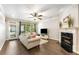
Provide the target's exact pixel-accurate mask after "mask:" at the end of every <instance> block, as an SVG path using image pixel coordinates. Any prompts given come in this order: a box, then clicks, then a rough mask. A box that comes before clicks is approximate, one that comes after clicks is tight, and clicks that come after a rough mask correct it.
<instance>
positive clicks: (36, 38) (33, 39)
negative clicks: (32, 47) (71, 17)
mask: <svg viewBox="0 0 79 59" xmlns="http://www.w3.org/2000/svg"><path fill="white" fill-rule="evenodd" d="M36 40H40V36H36V37H35V38H31V39H28V41H29V42H33V41H36Z"/></svg>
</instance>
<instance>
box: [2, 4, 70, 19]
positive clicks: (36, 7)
mask: <svg viewBox="0 0 79 59" xmlns="http://www.w3.org/2000/svg"><path fill="white" fill-rule="evenodd" d="M2 6H3V9H4V11H5V12H4V13H5V16H7V17H12V18H19V19H30V20H33V19H31V18H29V16H30V13H32V12H38V13H39V14H42V15H43V19H46V18H51V17H54V16H57V15H58V13H59V10H60V9H61V8H63V7H66V6H69V5H66V4H3V5H2Z"/></svg>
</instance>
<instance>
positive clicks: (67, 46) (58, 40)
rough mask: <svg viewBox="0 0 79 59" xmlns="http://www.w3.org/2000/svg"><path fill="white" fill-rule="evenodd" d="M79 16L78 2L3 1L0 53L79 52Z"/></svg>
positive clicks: (58, 53)
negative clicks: (34, 2) (23, 2)
mask: <svg viewBox="0 0 79 59" xmlns="http://www.w3.org/2000/svg"><path fill="white" fill-rule="evenodd" d="M78 16H79V5H78V4H63V5H62V4H18V5H17V4H9V5H8V4H2V5H0V19H1V20H0V27H1V29H0V54H1V55H76V54H79V38H78V35H79V29H78V28H79V20H78V18H79V17H78ZM65 39H66V40H65ZM68 39H71V40H68ZM51 48H52V49H51Z"/></svg>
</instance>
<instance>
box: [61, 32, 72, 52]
mask: <svg viewBox="0 0 79 59" xmlns="http://www.w3.org/2000/svg"><path fill="white" fill-rule="evenodd" d="M61 47H63V48H64V49H65V50H66V51H68V52H72V50H73V34H72V33H66V32H61Z"/></svg>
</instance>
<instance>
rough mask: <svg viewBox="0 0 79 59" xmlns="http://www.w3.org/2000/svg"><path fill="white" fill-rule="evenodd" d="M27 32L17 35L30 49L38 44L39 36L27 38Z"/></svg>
mask: <svg viewBox="0 0 79 59" xmlns="http://www.w3.org/2000/svg"><path fill="white" fill-rule="evenodd" d="M29 36H30V35H29V34H28V33H23V34H21V35H20V36H19V39H20V41H21V43H22V44H23V45H24V46H25V47H26V48H27V49H31V48H33V47H35V46H38V45H39V44H40V36H35V37H34V38H32V37H31V38H29Z"/></svg>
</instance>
